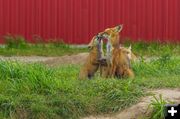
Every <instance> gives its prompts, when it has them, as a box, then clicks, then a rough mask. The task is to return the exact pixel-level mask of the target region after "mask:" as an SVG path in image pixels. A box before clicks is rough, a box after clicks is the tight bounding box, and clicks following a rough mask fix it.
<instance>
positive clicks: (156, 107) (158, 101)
mask: <svg viewBox="0 0 180 119" xmlns="http://www.w3.org/2000/svg"><path fill="white" fill-rule="evenodd" d="M153 97H154V99H153V100H151V103H150V104H149V107H148V109H150V108H151V109H152V114H151V116H150V118H149V119H164V118H165V117H164V106H165V105H166V104H168V102H167V101H165V100H164V99H163V98H162V95H159V98H157V97H156V96H153Z"/></svg>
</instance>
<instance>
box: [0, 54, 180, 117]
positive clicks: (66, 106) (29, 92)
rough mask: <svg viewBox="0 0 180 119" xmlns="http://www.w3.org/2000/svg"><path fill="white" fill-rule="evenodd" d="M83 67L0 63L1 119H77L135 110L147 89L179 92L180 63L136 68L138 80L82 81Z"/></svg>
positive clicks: (160, 61)
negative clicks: (176, 90) (91, 115)
mask: <svg viewBox="0 0 180 119" xmlns="http://www.w3.org/2000/svg"><path fill="white" fill-rule="evenodd" d="M79 68H80V67H79V66H78V65H64V66H61V67H56V68H55V67H54V68H52V67H47V66H44V65H43V64H37V63H35V64H23V63H18V62H4V61H1V62H0V73H1V74H0V117H2V118H18V119H27V118H33V119H39V118H48V119H51V118H52V119H54V118H64V119H71V118H72V119H76V118H79V117H80V116H85V115H86V116H87V115H89V114H100V113H110V112H116V111H118V110H121V109H123V108H125V107H127V106H129V105H131V104H134V103H135V102H137V101H138V100H139V98H140V97H141V96H143V95H144V89H148V88H162V87H180V79H179V77H180V60H179V59H176V58H173V57H170V56H162V57H160V58H159V59H158V60H154V61H150V62H143V61H141V62H139V63H134V64H133V69H134V71H135V74H136V78H135V79H134V80H130V79H126V80H117V79H102V78H100V77H99V76H98V75H97V76H96V77H95V78H94V79H93V80H84V81H80V80H77V75H78V72H79Z"/></svg>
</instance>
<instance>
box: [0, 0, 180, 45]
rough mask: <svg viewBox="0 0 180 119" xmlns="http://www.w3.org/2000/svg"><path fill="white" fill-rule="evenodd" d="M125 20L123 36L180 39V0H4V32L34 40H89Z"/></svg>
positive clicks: (0, 4)
mask: <svg viewBox="0 0 180 119" xmlns="http://www.w3.org/2000/svg"><path fill="white" fill-rule="evenodd" d="M117 24H124V30H123V32H122V36H123V37H124V38H125V37H129V38H132V39H134V40H135V41H136V40H138V39H145V40H147V41H151V40H160V41H171V42H179V41H180V30H179V28H180V1H179V0H0V36H1V40H0V41H1V42H2V36H4V35H5V34H7V33H11V34H19V35H23V36H25V37H26V38H27V39H28V40H29V41H32V39H33V36H34V35H39V36H41V37H42V38H44V39H46V40H47V39H50V38H62V39H64V40H65V42H67V43H75V44H80V43H88V42H89V40H90V39H91V37H92V36H94V35H95V34H96V33H98V32H100V31H102V30H103V29H105V28H107V27H112V26H115V25H117Z"/></svg>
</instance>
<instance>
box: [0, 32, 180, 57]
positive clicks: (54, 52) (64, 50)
mask: <svg viewBox="0 0 180 119" xmlns="http://www.w3.org/2000/svg"><path fill="white" fill-rule="evenodd" d="M4 42H5V45H4V46H3V47H0V55H5V56H13V55H15V56H16V55H17V56H22V55H23V56H30V55H38V56H62V55H66V54H67V55H69V54H76V53H80V52H88V48H73V47H70V45H68V44H65V43H64V42H63V40H62V39H49V42H46V43H45V42H44V40H43V39H42V38H40V37H37V38H35V39H34V44H30V43H27V42H26V39H25V38H24V37H22V36H18V35H14V36H13V35H6V36H5V37H4ZM124 44H125V46H127V47H129V45H130V44H131V45H132V51H133V52H134V53H135V54H136V55H137V56H145V55H147V56H159V55H160V54H161V55H166V54H170V55H173V56H180V45H179V44H172V43H159V42H152V43H146V42H143V41H139V42H136V43H134V42H131V41H130V40H126V42H125V43H124Z"/></svg>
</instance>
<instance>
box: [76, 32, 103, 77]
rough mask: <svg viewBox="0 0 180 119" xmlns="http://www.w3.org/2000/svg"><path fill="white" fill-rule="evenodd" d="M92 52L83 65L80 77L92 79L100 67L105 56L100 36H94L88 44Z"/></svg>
mask: <svg viewBox="0 0 180 119" xmlns="http://www.w3.org/2000/svg"><path fill="white" fill-rule="evenodd" d="M88 48H89V49H90V53H89V55H88V57H87V60H86V62H85V64H84V65H83V66H82V68H81V70H80V73H79V79H81V80H82V79H91V78H92V77H93V76H94V74H95V73H96V72H97V70H98V68H99V62H100V60H101V59H102V57H103V51H102V40H101V38H100V36H98V35H97V36H94V37H93V38H92V40H91V42H90V43H89V44H88Z"/></svg>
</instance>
